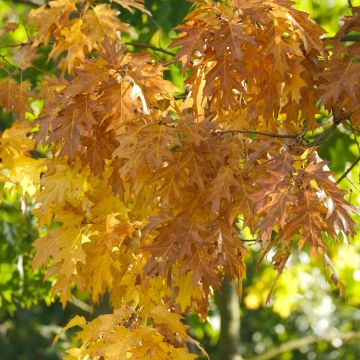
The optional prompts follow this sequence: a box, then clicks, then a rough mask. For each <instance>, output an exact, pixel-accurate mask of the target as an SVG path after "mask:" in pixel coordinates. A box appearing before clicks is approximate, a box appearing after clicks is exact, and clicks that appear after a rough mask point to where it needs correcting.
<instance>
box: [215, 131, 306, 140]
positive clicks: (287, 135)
mask: <svg viewBox="0 0 360 360" xmlns="http://www.w3.org/2000/svg"><path fill="white" fill-rule="evenodd" d="M213 134H215V135H216V134H219V135H224V134H232V135H235V134H254V135H261V136H268V137H273V138H281V139H296V138H297V137H298V136H299V134H278V133H272V132H267V131H256V130H218V131H215V132H214V133H213Z"/></svg>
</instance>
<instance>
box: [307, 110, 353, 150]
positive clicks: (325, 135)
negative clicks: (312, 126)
mask: <svg viewBox="0 0 360 360" xmlns="http://www.w3.org/2000/svg"><path fill="white" fill-rule="evenodd" d="M347 117H348V116H347V115H346V116H345V115H344V116H335V115H334V116H333V123H332V125H331V126H330V127H329V128H328V129H326V130H325V131H324V132H322V133H321V134H319V135H318V136H317V137H316V138H315V140H314V141H313V142H311V143H309V146H318V145H320V144H322V143H324V142H325V141H328V140H329V139H330V138H331V137H332V136H333V135H334V134H335V132H336V130H337V128H338V126H339V125H340V124H341V122H342V121H343V120H345V119H346V118H347Z"/></svg>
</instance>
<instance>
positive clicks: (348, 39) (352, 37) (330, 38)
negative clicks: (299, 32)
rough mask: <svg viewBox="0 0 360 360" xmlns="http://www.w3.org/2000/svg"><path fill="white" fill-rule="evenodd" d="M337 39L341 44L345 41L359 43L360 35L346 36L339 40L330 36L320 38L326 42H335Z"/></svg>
mask: <svg viewBox="0 0 360 360" xmlns="http://www.w3.org/2000/svg"><path fill="white" fill-rule="evenodd" d="M335 39H338V40H340V41H341V42H346V41H360V35H355V34H350V35H349V34H348V35H344V36H342V37H341V38H340V39H339V38H338V37H336V36H331V37H324V38H322V40H324V41H326V40H335Z"/></svg>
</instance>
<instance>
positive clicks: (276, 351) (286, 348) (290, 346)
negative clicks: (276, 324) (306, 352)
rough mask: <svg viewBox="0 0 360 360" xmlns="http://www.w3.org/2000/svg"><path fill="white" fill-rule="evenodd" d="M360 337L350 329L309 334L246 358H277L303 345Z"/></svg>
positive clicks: (266, 359)
mask: <svg viewBox="0 0 360 360" xmlns="http://www.w3.org/2000/svg"><path fill="white" fill-rule="evenodd" d="M359 338H360V333H358V332H355V331H351V332H347V333H341V332H339V333H334V334H328V335H324V336H316V335H309V336H306V337H303V338H301V339H294V340H290V341H287V342H286V343H283V344H281V345H279V346H278V347H276V348H273V349H270V350H269V351H267V352H265V353H264V354H261V355H257V356H254V357H252V358H248V359H247V360H270V359H274V358H276V359H278V358H279V356H280V355H281V354H284V353H286V352H291V351H294V350H296V349H300V348H302V347H304V346H309V345H312V344H316V343H318V342H321V341H326V342H330V341H331V340H334V339H341V340H344V341H350V340H355V339H359Z"/></svg>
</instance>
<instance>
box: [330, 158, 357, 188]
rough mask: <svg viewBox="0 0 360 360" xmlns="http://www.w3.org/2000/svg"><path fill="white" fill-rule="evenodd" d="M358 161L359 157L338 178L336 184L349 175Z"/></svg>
mask: <svg viewBox="0 0 360 360" xmlns="http://www.w3.org/2000/svg"><path fill="white" fill-rule="evenodd" d="M359 161H360V156H359V157H358V158H357V159H356V160H355V161H354V162H353V163H352V165H351V166H350V167H349V168H348V169H347V170H346V171H345V172H344V173H343V174H342V175H341V176H340V177H339V179H338V180H337V181H336V183H337V184H340V183H341V181H343V180H344V179H345V178H346V177H347V176H348V175H349V173H350V171H351V170H352V169H353V168H354V167H355V166H356V165H357V163H358V162H359Z"/></svg>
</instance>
